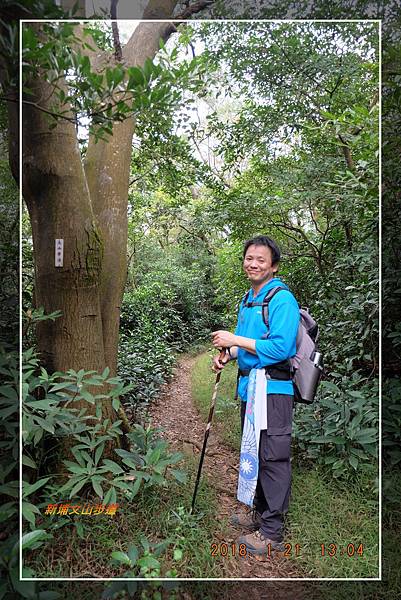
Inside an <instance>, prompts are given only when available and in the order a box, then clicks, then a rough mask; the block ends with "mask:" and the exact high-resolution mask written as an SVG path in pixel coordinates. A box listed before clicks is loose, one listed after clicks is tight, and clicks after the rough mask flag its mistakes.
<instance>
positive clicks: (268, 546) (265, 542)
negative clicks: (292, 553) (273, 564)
mask: <svg viewBox="0 0 401 600" xmlns="http://www.w3.org/2000/svg"><path fill="white" fill-rule="evenodd" d="M238 543H239V544H245V545H246V549H247V552H249V553H250V554H266V555H267V556H269V555H270V552H271V551H272V550H277V551H278V552H284V545H283V543H282V542H277V541H276V540H271V539H269V538H267V537H265V536H264V535H263V533H261V531H260V530H258V531H254V532H253V533H249V534H248V535H243V536H241V537H240V538H239V540H238Z"/></svg>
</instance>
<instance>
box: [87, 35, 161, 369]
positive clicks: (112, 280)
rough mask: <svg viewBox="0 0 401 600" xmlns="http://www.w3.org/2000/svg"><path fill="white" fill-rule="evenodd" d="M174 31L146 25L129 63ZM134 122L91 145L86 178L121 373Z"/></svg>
mask: <svg viewBox="0 0 401 600" xmlns="http://www.w3.org/2000/svg"><path fill="white" fill-rule="evenodd" d="M171 31H173V29H172V27H171V25H170V24H168V23H141V24H140V25H139V26H138V27H137V29H136V30H135V34H134V36H132V38H131V40H130V41H129V42H128V44H127V45H126V46H125V48H124V49H123V62H124V63H125V64H127V65H130V66H133V65H137V66H141V65H143V64H144V62H145V59H146V58H154V56H155V54H156V53H157V51H158V50H159V40H160V39H161V38H163V39H164V40H166V39H167V37H168V36H169V35H170V33H171ZM133 133H134V120H133V119H127V120H126V121H124V122H122V123H115V124H114V127H113V136H112V137H111V139H109V140H107V141H103V140H100V141H98V142H95V140H94V139H93V137H92V138H91V139H90V140H89V145H88V150H87V153H86V159H85V173H86V178H87V182H88V186H89V190H90V195H91V199H92V206H93V211H94V213H95V215H96V217H97V220H98V223H99V227H100V231H101V234H102V238H103V240H104V244H105V255H104V260H103V271H102V275H101V289H100V298H101V312H102V321H103V338H104V352H105V361H106V364H107V366H108V367H110V369H111V372H112V373H113V374H114V373H115V371H116V368H117V348H118V330H119V319H120V307H121V300H122V295H123V292H124V286H125V280H126V274H127V230H128V226H127V203H128V187H129V173H130V163H131V147H132V136H133Z"/></svg>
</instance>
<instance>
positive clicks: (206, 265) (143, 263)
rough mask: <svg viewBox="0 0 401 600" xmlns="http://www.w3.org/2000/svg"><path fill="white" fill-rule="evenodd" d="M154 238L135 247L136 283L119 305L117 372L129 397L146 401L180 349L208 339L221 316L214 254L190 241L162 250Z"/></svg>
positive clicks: (129, 398) (132, 400)
mask: <svg viewBox="0 0 401 600" xmlns="http://www.w3.org/2000/svg"><path fill="white" fill-rule="evenodd" d="M152 242H153V240H152V241H151V242H150V243H148V244H145V243H142V244H141V246H140V247H139V248H137V249H136V252H135V254H136V255H137V256H138V258H137V259H136V261H135V265H134V266H133V268H132V271H133V274H132V277H133V279H134V280H135V282H136V284H137V287H136V288H135V289H130V288H128V289H127V291H126V293H125V295H124V299H123V305H122V310H121V321H120V323H121V328H120V346H119V370H118V372H119V374H120V376H121V377H122V378H123V379H124V380H125V381H129V382H130V383H131V384H132V385H133V389H132V391H131V392H130V394H129V395H128V396H127V397H126V398H125V401H128V402H130V403H131V404H132V405H135V404H137V403H138V402H148V401H149V400H151V399H152V398H153V397H154V396H155V394H156V393H157V391H158V389H159V387H160V385H161V384H162V383H163V382H164V381H166V380H167V379H168V378H169V376H170V374H171V371H172V367H173V365H174V362H175V358H174V355H175V353H176V352H182V351H184V350H185V349H187V348H188V346H189V345H190V344H193V343H195V342H197V341H198V340H204V339H205V338H206V336H208V335H209V332H210V330H211V328H212V327H213V326H214V325H215V323H216V321H217V320H218V319H219V320H220V317H219V314H218V312H217V310H215V308H214V306H213V304H212V303H213V300H214V299H213V296H212V289H213V287H212V282H211V280H210V272H211V268H212V264H213V263H212V259H211V258H210V257H209V255H208V254H207V253H205V251H204V249H201V251H200V252H199V253H197V252H196V251H194V249H193V246H190V245H189V244H188V243H187V241H184V243H182V244H181V243H180V244H179V245H178V244H177V245H176V246H174V247H172V248H171V247H168V249H166V250H164V251H163V249H159V248H158V247H157V246H156V245H155V244H154V243H152Z"/></svg>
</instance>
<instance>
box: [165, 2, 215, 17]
mask: <svg viewBox="0 0 401 600" xmlns="http://www.w3.org/2000/svg"><path fill="white" fill-rule="evenodd" d="M212 4H214V0H199V1H198V2H194V3H193V4H187V6H186V8H185V9H184V10H183V11H182V13H180V14H179V15H176V16H175V17H174V19H188V17H190V16H191V15H194V14H196V13H198V12H200V11H201V10H203V9H204V8H209V6H212Z"/></svg>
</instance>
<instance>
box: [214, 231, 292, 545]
mask: <svg viewBox="0 0 401 600" xmlns="http://www.w3.org/2000/svg"><path fill="white" fill-rule="evenodd" d="M279 261H280V250H279V248H278V246H277V244H276V243H275V242H274V241H273V240H272V239H270V238H269V237H267V236H264V235H261V236H258V237H255V238H253V239H251V240H248V241H247V242H246V243H245V246H244V252H243V268H244V271H245V273H246V275H247V277H248V279H249V281H250V283H251V286H252V287H251V289H250V290H249V292H248V294H247V295H246V296H245V297H244V298H243V300H242V302H241V305H240V308H239V313H238V322H237V327H236V329H235V333H234V334H233V333H230V332H229V331H222V330H219V331H214V332H213V333H212V337H213V345H214V346H215V347H216V348H226V349H227V358H229V359H230V360H232V359H235V358H236V359H237V360H238V368H239V380H238V395H239V397H240V399H241V431H242V444H241V457H240V473H239V485H238V498H239V499H240V500H241V501H243V502H245V503H246V504H248V506H250V507H252V509H248V510H247V511H244V512H243V513H239V514H237V515H233V517H232V518H231V523H233V524H236V525H239V526H241V527H243V528H244V529H245V530H247V531H249V533H248V534H247V535H244V536H242V537H240V538H239V543H243V544H246V547H247V551H248V552H250V553H253V554H265V553H266V552H267V553H269V552H270V549H275V550H282V549H283V547H282V541H283V535H284V531H283V529H284V514H285V513H286V512H287V510H288V503H289V497H290V489H291V463H290V447H291V431H292V413H293V394H294V390H293V383H292V381H291V377H290V375H291V374H290V367H289V363H288V359H289V358H290V357H292V356H294V355H295V353H296V338H297V331H298V324H299V318H300V317H299V307H298V304H297V301H296V300H295V298H294V296H293V295H292V293H291V292H290V291H289V289H288V287H287V286H286V285H285V284H284V283H283V282H282V281H281V280H280V279H279V278H278V277H276V273H277V270H278V263H279ZM277 286H280V287H282V288H285V289H284V290H280V291H279V292H277V293H275V294H274V295H273V296H272V297H271V298H269V304H268V327H267V326H266V325H265V323H264V322H263V318H262V306H261V304H262V302H263V300H264V298H265V297H266V295H267V294H268V292H269V290H272V289H273V288H275V287H277ZM226 362H228V361H222V360H221V359H220V358H219V357H218V356H216V357H214V359H213V367H212V368H213V370H214V371H215V372H219V371H220V370H221V369H222V368H223V367H224V365H225V364H226ZM258 390H259V392H258ZM258 394H259V395H258ZM258 398H259V400H258ZM258 402H259V404H258ZM257 422H258V423H259V424H260V425H259V427H260V430H257V427H256V423H257ZM244 427H245V429H244ZM252 434H253V435H254V437H255V441H256V443H254V444H253V446H252V440H251V437H252ZM252 448H253V450H252ZM255 448H256V451H255ZM252 451H253V452H254V456H253V457H252ZM255 465H256V468H255V469H254V470H255V478H254V483H253V488H252V485H250V484H251V483H252V482H251V479H252V477H251V474H252V470H253V468H254V466H255ZM243 498H244V499H243Z"/></svg>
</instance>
